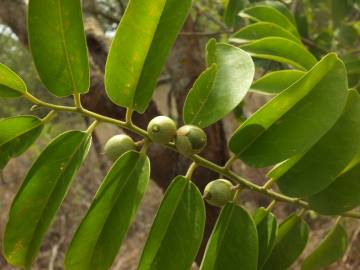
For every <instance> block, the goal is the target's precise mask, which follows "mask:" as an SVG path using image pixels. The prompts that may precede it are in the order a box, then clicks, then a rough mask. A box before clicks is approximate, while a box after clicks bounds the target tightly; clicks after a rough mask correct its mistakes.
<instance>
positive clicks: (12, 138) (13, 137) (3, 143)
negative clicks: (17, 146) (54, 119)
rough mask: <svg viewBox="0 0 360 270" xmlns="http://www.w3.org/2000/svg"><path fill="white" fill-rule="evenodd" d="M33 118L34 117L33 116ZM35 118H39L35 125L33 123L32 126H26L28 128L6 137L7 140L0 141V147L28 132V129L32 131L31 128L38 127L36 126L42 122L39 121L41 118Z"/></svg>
mask: <svg viewBox="0 0 360 270" xmlns="http://www.w3.org/2000/svg"><path fill="white" fill-rule="evenodd" d="M34 119H35V118H34ZM36 119H37V120H39V123H37V124H36V125H34V126H33V127H32V128H28V129H26V130H24V131H22V132H19V133H17V134H16V135H14V136H12V137H11V138H10V139H8V140H7V141H4V142H2V143H0V148H1V147H2V146H4V145H5V144H7V143H9V142H11V141H12V140H14V139H16V137H20V136H22V135H25V134H26V133H28V132H30V131H32V130H34V129H36V128H38V127H40V126H41V125H42V124H43V122H41V120H40V119H38V118H36Z"/></svg>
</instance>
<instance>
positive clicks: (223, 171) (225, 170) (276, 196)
mask: <svg viewBox="0 0 360 270" xmlns="http://www.w3.org/2000/svg"><path fill="white" fill-rule="evenodd" d="M25 98H26V99H28V100H29V101H31V102H32V103H34V104H37V105H39V106H42V107H47V108H50V109H52V110H55V111H65V112H76V113H81V114H83V115H85V116H88V117H91V118H94V119H95V120H97V121H95V122H94V123H93V124H92V125H91V126H90V127H92V126H93V125H94V127H95V126H96V125H97V124H98V123H100V122H106V123H110V124H113V125H115V126H118V127H121V128H124V129H127V130H130V131H132V132H134V133H136V134H138V135H140V136H142V137H143V138H144V139H145V143H144V147H143V150H145V151H146V149H147V144H148V143H147V142H148V134H147V132H146V130H143V129H142V128H140V127H138V126H136V125H134V124H133V123H132V121H131V114H132V111H130V110H128V111H127V116H126V122H123V121H120V120H117V119H114V118H111V117H107V116H103V115H100V114H97V113H95V112H92V111H89V110H87V109H85V108H83V107H79V108H77V107H69V106H62V105H55V104H51V103H47V102H44V101H42V100H40V99H38V98H36V97H34V96H33V95H31V94H30V93H25ZM90 127H89V128H90ZM88 130H89V129H88ZM145 145H146V146H145ZM165 146H166V147H167V148H169V149H171V150H173V151H175V152H178V151H177V149H176V147H175V145H174V143H169V144H167V145H165ZM190 159H191V160H192V161H193V162H194V163H193V164H192V165H191V166H193V167H194V168H193V169H195V168H196V167H197V166H201V167H204V168H207V169H209V170H212V171H214V172H216V173H218V174H220V175H224V176H226V177H227V178H229V179H230V180H232V181H233V182H236V183H239V184H240V185H241V188H247V189H250V190H252V191H255V192H258V193H261V194H263V195H265V196H268V197H270V198H272V199H273V200H276V201H281V202H286V203H290V204H294V205H296V206H298V207H300V208H303V209H306V210H307V209H310V206H309V204H308V203H307V202H306V201H303V200H301V199H299V198H292V197H288V196H286V195H283V194H280V193H277V192H275V191H272V190H271V189H269V188H267V184H265V186H263V187H262V186H259V185H257V184H254V183H252V182H251V181H249V180H248V179H245V178H243V177H241V176H239V175H237V174H235V173H234V172H233V171H231V170H230V168H229V167H230V165H229V164H231V163H232V162H233V161H234V160H235V159H236V158H235V157H232V158H230V159H229V160H228V162H227V164H225V166H223V167H222V166H220V165H217V164H215V163H213V162H211V161H209V160H207V159H205V158H203V157H201V156H198V155H193V156H191V157H190ZM194 164H195V165H194ZM191 166H190V168H191ZM195 166H196V167H195ZM190 168H189V170H190ZM341 216H342V217H351V218H356V219H360V212H353V211H350V212H347V213H344V214H342V215H341Z"/></svg>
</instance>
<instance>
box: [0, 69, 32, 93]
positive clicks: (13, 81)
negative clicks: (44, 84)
mask: <svg viewBox="0 0 360 270" xmlns="http://www.w3.org/2000/svg"><path fill="white" fill-rule="evenodd" d="M26 92H27V89H26V85H25V83H24V81H23V80H22V79H21V78H20V77H19V76H18V75H17V74H16V73H15V72H14V71H12V70H11V69H10V68H8V67H7V66H5V65H3V64H1V63H0V98H17V97H21V96H22V95H23V94H24V93H26Z"/></svg>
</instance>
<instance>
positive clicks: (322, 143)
mask: <svg viewBox="0 0 360 270" xmlns="http://www.w3.org/2000/svg"><path fill="white" fill-rule="evenodd" d="M359 138H360V96H359V94H358V93H357V92H356V91H354V90H352V91H349V95H348V102H347V105H346V107H345V109H344V112H343V114H342V116H341V117H340V118H339V120H338V121H337V122H336V124H335V125H334V126H333V127H332V128H331V129H330V130H329V131H328V132H327V133H326V134H325V135H324V136H323V137H322V138H321V139H320V140H319V141H318V142H317V143H316V144H315V145H314V146H313V147H312V148H310V149H309V150H308V151H305V152H303V153H301V154H299V155H297V156H295V157H293V158H291V159H289V160H288V161H286V162H284V163H282V164H281V165H280V166H279V167H277V168H276V169H275V170H273V171H272V172H270V174H269V175H270V176H271V178H273V179H276V183H277V184H278V186H279V188H280V190H281V191H282V192H283V193H284V194H286V195H288V196H294V197H307V196H311V195H314V194H316V193H318V192H320V191H322V190H324V189H325V188H326V187H327V186H329V185H330V184H331V183H332V182H333V181H335V179H336V177H337V176H338V175H339V174H340V173H341V172H342V171H343V170H344V168H345V167H346V166H347V165H348V164H349V162H351V160H352V159H353V157H354V156H355V155H356V153H357V152H358V151H359V150H360V140H359Z"/></svg>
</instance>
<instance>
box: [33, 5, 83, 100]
mask: <svg viewBox="0 0 360 270" xmlns="http://www.w3.org/2000/svg"><path fill="white" fill-rule="evenodd" d="M44 10H46V11H47V12H44ZM28 30H29V44H30V50H31V52H32V55H33V58H34V62H35V66H36V68H37V71H38V73H39V75H40V78H41V80H42V82H43V83H44V85H45V86H46V88H47V89H48V90H49V91H50V92H51V93H53V94H54V95H56V96H59V97H65V96H69V95H71V94H76V93H86V92H88V90H89V85H90V74H89V63H88V54H87V46H86V40H85V32H84V27H83V19H82V12H81V1H80V0H30V1H29V9H28ZM49 59H51V60H50V61H49Z"/></svg>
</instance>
